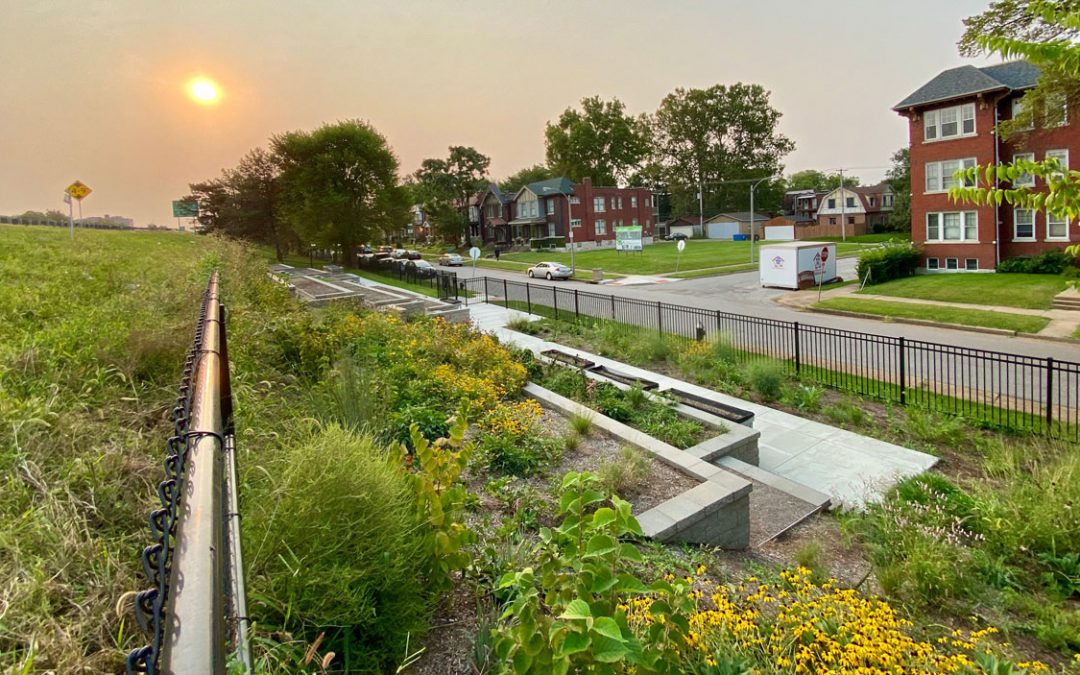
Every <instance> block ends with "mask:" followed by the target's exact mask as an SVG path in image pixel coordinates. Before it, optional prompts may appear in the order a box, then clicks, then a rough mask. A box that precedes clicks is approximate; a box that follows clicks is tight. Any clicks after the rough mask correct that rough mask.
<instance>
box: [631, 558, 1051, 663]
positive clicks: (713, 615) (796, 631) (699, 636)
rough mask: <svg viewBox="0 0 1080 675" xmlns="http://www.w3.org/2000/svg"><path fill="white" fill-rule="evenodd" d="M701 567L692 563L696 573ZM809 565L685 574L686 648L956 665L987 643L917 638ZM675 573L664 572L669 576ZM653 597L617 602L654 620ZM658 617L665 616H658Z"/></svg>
mask: <svg viewBox="0 0 1080 675" xmlns="http://www.w3.org/2000/svg"><path fill="white" fill-rule="evenodd" d="M702 572H703V569H702V568H698V570H697V573H698V575H700V574H701V573H702ZM809 576H810V571H809V570H807V569H805V568H801V567H800V568H799V569H796V570H794V571H784V572H781V573H780V580H779V582H777V583H774V584H769V583H765V582H762V581H758V580H757V579H756V578H755V577H749V578H748V579H745V580H744V581H743V582H742V583H741V584H738V585H724V586H717V587H715V588H714V589H711V590H712V591H713V592H711V593H708V597H707V598H706V591H704V590H702V589H703V588H704V589H708V588H709V586H710V584H709V583H708V581H707V580H704V579H691V578H689V577H688V579H690V584H689V585H688V586H687V588H689V589H691V590H689V594H690V597H691V598H693V599H694V601H695V604H696V609H695V610H694V611H693V612H692V613H691V614H690V616H689V629H688V631H687V633H686V636H685V637H684V641H685V643H686V645H685V648H684V652H683V653H684V656H685V658H687V659H688V660H690V661H698V662H702V661H704V662H705V663H706V664H708V665H713V664H715V659H716V657H718V656H719V655H721V654H730V653H732V652H734V653H737V654H739V655H741V656H742V657H744V658H746V659H747V660H749V661H751V662H753V663H757V664H759V665H761V666H763V667H766V666H767V667H768V669H770V670H772V669H776V668H779V669H780V670H782V671H786V672H793V673H799V674H801V673H807V674H812V673H836V674H838V675H840V674H847V673H852V674H854V673H917V674H926V675H929V674H930V673H958V672H967V671H968V669H971V668H973V667H974V666H975V661H974V658H975V655H976V654H978V653H979V652H980V651H985V652H990V651H993V650H992V647H991V645H990V644H989V640H988V639H987V638H988V636H990V635H993V634H994V633H996V632H997V631H996V629H994V628H987V629H985V630H980V631H973V632H964V631H959V630H958V631H954V632H953V634H952V635H950V636H946V637H943V638H941V639H939V640H938V641H937V645H932V644H930V643H927V642H923V641H919V640H915V639H914V638H912V637H911V636H910V635H909V634H908V630H909V629H910V627H911V624H910V623H909V622H907V621H904V620H903V619H900V618H899V617H897V616H896V614H895V612H894V611H893V609H892V607H890V606H889V605H888V604H887V603H885V602H882V601H881V600H877V599H872V598H866V597H861V596H860V595H858V593H857V592H856V591H854V590H851V589H842V588H838V587H837V586H836V582H835V580H830V581H828V582H826V583H823V584H821V585H818V584H815V583H813V582H812V581H811V580H810V578H809ZM673 580H674V577H671V578H669V581H673ZM652 604H653V600H652V599H650V598H638V599H634V600H632V601H629V602H626V603H623V604H621V605H620V606H619V608H620V609H621V610H622V611H624V612H625V613H626V615H627V620H628V623H629V625H631V626H632V627H635V628H644V627H647V626H649V625H651V624H652V623H653V622H654V617H653V614H652V612H651V607H652ZM660 619H663V617H660ZM1020 666H1021V667H1023V668H1026V669H1027V670H1028V671H1029V672H1040V671H1046V670H1047V667H1046V666H1045V664H1043V663H1041V662H1038V661H1034V662H1028V663H1024V664H1020Z"/></svg>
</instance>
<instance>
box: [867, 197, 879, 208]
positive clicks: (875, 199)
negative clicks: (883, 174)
mask: <svg viewBox="0 0 1080 675" xmlns="http://www.w3.org/2000/svg"><path fill="white" fill-rule="evenodd" d="M869 201H870V206H871V207H874V206H877V197H870V200H869Z"/></svg>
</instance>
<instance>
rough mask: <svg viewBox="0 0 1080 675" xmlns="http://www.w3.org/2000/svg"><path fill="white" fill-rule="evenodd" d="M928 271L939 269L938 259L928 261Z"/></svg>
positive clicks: (928, 259)
mask: <svg viewBox="0 0 1080 675" xmlns="http://www.w3.org/2000/svg"><path fill="white" fill-rule="evenodd" d="M926 269H928V270H936V269H939V268H938V259H937V258H927V259H926Z"/></svg>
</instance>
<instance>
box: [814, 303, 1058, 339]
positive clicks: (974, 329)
mask: <svg viewBox="0 0 1080 675" xmlns="http://www.w3.org/2000/svg"><path fill="white" fill-rule="evenodd" d="M805 311H807V312H816V313H818V314H833V315H835V316H847V317H851V318H854V319H872V320H874V321H880V322H881V323H907V324H911V325H914V326H931V327H935V328H951V329H953V330H963V331H967V332H969V333H986V334H988V335H1003V336H1005V337H1017V336H1023V337H1038V336H1037V335H1036V334H1035V333H1018V332H1017V331H1015V330H1008V329H1006V328H987V327H985V326H968V325H965V324H962V323H945V322H942V321H928V320H926V319H907V318H898V317H892V316H890V317H885V316H882V315H881V314H868V313H866V312H850V311H847V310H843V309H824V308H820V307H806V309H805Z"/></svg>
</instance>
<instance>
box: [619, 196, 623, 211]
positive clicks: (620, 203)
mask: <svg viewBox="0 0 1080 675" xmlns="http://www.w3.org/2000/svg"><path fill="white" fill-rule="evenodd" d="M619 208H620V209H621V208H622V197H619Z"/></svg>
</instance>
